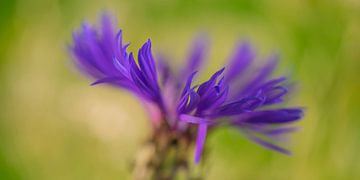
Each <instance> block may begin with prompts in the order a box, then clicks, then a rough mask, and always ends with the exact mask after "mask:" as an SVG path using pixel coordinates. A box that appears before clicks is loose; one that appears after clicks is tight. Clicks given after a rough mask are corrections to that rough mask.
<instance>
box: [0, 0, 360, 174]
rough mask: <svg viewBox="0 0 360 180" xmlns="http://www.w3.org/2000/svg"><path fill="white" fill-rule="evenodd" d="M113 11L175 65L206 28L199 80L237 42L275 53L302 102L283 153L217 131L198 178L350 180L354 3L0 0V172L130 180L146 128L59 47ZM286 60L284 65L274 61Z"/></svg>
mask: <svg viewBox="0 0 360 180" xmlns="http://www.w3.org/2000/svg"><path fill="white" fill-rule="evenodd" d="M104 10H107V11H109V12H111V13H112V14H114V16H116V17H117V19H118V22H119V25H120V26H121V27H122V28H123V29H124V35H125V40H126V41H131V43H132V45H131V47H130V50H135V49H136V48H138V47H140V45H141V43H143V42H145V41H146V40H147V38H148V37H151V39H152V41H153V44H154V51H157V52H165V54H169V55H171V57H172V60H173V63H174V64H177V63H181V62H182V60H183V59H184V58H185V57H186V55H187V52H188V49H189V45H190V43H191V41H192V39H193V37H194V36H195V35H196V33H198V32H205V33H207V34H208V36H209V37H211V43H212V46H211V53H210V55H209V57H210V58H209V63H208V65H207V66H206V69H205V70H204V72H205V73H204V76H202V77H206V76H207V75H209V74H210V73H211V72H213V71H215V70H216V69H218V68H219V67H221V65H222V64H223V63H224V60H225V59H226V58H227V57H228V56H229V55H230V54H231V51H232V49H233V46H234V45H235V43H236V41H237V40H239V39H246V40H249V41H251V42H252V43H253V44H255V46H256V47H257V49H258V53H259V54H260V57H265V56H266V55H268V54H269V53H270V52H272V51H278V52H281V54H282V61H281V67H280V69H281V70H282V71H285V72H288V73H290V74H292V78H293V80H294V81H298V82H299V91H298V92H297V94H296V96H295V98H294V99H293V101H291V103H292V104H298V105H302V106H304V107H306V117H305V118H304V121H302V122H300V123H299V126H301V127H302V130H301V131H300V132H298V133H296V134H294V136H293V137H292V139H293V141H292V143H291V149H292V150H293V151H294V155H293V156H291V157H288V156H284V155H281V154H278V153H274V152H271V151H268V150H264V149H263V148H260V147H259V146H257V145H255V144H254V143H252V142H250V141H248V140H247V139H245V138H244V137H243V136H242V135H241V134H240V133H238V132H236V131H235V130H231V129H223V130H220V131H217V132H215V133H214V134H212V135H211V136H210V137H209V139H208V142H207V146H208V147H209V148H210V154H209V157H208V160H207V163H208V165H207V166H206V169H205V172H206V173H205V174H206V178H207V179H220V178H221V179H284V180H288V179H298V180H303V179H327V180H328V179H360V109H359V108H360V78H359V75H360V1H359V0H271V1H270V0H221V1H220V0H219V1H215V0H194V1H191V0H151V1H150V0H149V1H140V0H131V1H123V0H112V1H93V0H88V1H80V0H51V1H49V0H1V1H0V82H1V85H0V101H1V108H0V120H1V121H0V179H9V180H12V179H36V180H39V179H61V180H63V179H74V180H75V179H76V180H78V179H131V174H130V163H131V161H132V157H133V156H134V155H135V152H136V148H137V147H139V146H140V145H141V143H142V141H143V140H144V139H145V137H146V135H147V133H148V132H149V123H148V122H147V118H146V113H145V111H144V110H143V109H142V108H141V106H140V104H139V103H138V102H137V101H136V100H135V99H134V98H133V97H131V96H130V95H129V94H127V93H126V92H123V91H119V90H117V89H113V88H111V87H107V86H96V87H90V86H89V83H90V82H91V81H90V80H89V79H86V78H85V77H83V76H82V75H80V74H79V73H78V72H77V71H76V70H75V69H74V67H73V65H72V64H71V61H70V58H69V54H68V51H67V45H68V44H69V43H70V42H71V33H72V31H73V30H74V29H75V28H77V27H79V26H80V23H81V22H82V21H83V20H85V19H86V20H89V21H90V22H92V23H95V22H96V21H97V17H98V15H99V14H101V12H102V11H104ZM285 67H288V68H285Z"/></svg>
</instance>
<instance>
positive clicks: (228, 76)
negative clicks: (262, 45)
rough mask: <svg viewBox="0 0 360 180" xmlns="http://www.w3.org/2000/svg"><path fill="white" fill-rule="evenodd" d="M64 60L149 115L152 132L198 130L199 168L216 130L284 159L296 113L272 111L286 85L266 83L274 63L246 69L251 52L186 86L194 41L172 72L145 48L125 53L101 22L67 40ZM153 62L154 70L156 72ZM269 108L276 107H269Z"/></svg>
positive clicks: (198, 49)
mask: <svg viewBox="0 0 360 180" xmlns="http://www.w3.org/2000/svg"><path fill="white" fill-rule="evenodd" d="M73 41H74V42H73V45H71V48H70V49H71V52H72V55H73V56H74V61H75V64H76V65H77V67H78V68H79V69H80V70H81V71H83V72H84V73H85V74H87V75H89V76H91V77H92V78H93V79H95V82H94V83H92V85H95V84H101V83H107V84H111V85H113V86H115V87H119V88H122V89H126V90H128V91H129V92H131V93H133V94H135V95H136V97H138V98H139V99H140V100H141V102H143V103H144V105H145V106H146V109H148V110H149V111H150V113H151V120H152V124H153V126H154V128H155V130H156V129H158V128H159V127H160V126H161V125H165V126H166V127H168V128H169V129H171V131H176V132H178V133H181V132H184V131H185V130H186V129H188V128H190V127H194V126H198V131H197V138H196V140H195V139H194V141H195V144H196V149H195V162H196V163H197V162H199V161H200V159H201V154H202V151H203V148H204V143H205V140H206V135H207V133H208V132H211V131H213V129H216V128H219V127H225V126H227V127H231V128H236V129H238V130H240V131H241V132H243V134H244V135H245V136H247V137H248V138H249V139H251V140H252V141H254V142H256V143H258V144H260V145H262V146H264V147H266V148H269V149H272V150H275V151H278V152H281V153H285V154H289V153H290V152H289V151H288V150H287V149H285V148H283V147H281V146H280V145H278V142H281V139H282V138H283V137H284V136H283V135H285V134H287V133H290V132H293V131H295V130H296V128H294V127H289V125H290V124H291V123H293V122H294V121H297V120H299V119H301V118H302V116H303V110H302V109H301V108H296V107H295V108H279V107H280V106H281V103H282V102H283V100H284V96H285V95H286V94H287V93H288V89H289V88H288V85H287V83H286V77H283V76H282V77H277V78H272V72H273V71H274V69H275V67H276V65H277V62H278V61H277V59H278V57H277V56H270V57H269V58H268V60H267V61H266V63H265V64H264V65H263V66H261V67H258V68H257V69H255V68H254V65H253V61H254V59H255V52H254V49H253V47H252V46H251V45H250V44H249V43H247V42H243V43H239V44H238V45H237V47H236V48H235V51H234V52H235V53H234V54H233V56H232V57H231V58H230V60H229V62H228V64H227V65H226V66H225V67H224V68H221V69H220V70H218V71H217V72H215V73H214V74H213V75H212V76H211V77H210V78H209V79H208V80H207V81H205V82H203V83H200V84H198V85H193V81H194V78H195V76H196V74H197V71H198V70H199V69H200V68H201V67H200V66H201V65H202V64H203V61H204V58H205V55H206V54H205V52H206V50H207V44H208V43H207V41H206V39H205V38H204V37H202V38H199V39H196V40H195V42H194V46H193V47H192V49H191V52H190V55H189V58H188V60H187V63H186V64H185V66H184V67H183V68H180V69H179V71H175V70H173V69H171V68H170V66H169V65H168V64H167V63H166V61H165V60H163V59H162V58H159V59H157V61H155V58H154V56H153V54H152V50H151V46H152V45H151V41H150V39H149V40H147V41H146V42H145V43H144V45H143V46H142V47H141V48H140V49H139V51H138V57H137V58H136V59H137V60H135V58H134V56H133V53H131V52H130V53H128V52H127V47H128V46H129V44H128V43H125V44H124V43H123V42H122V31H121V30H118V31H117V33H115V28H114V26H113V25H112V23H111V18H110V17H109V16H106V15H104V16H103V17H102V20H101V24H100V27H99V28H95V27H93V26H91V25H89V24H87V23H84V24H83V26H82V27H81V28H80V30H78V31H76V32H75V33H74V35H73ZM156 62H157V64H156ZM274 105H276V106H274Z"/></svg>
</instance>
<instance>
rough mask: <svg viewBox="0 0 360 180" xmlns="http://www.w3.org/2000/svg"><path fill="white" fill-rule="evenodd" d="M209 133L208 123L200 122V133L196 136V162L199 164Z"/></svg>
mask: <svg viewBox="0 0 360 180" xmlns="http://www.w3.org/2000/svg"><path fill="white" fill-rule="evenodd" d="M206 133H207V125H205V124H200V125H199V128H198V134H197V138H196V148H195V163H196V164H198V163H199V162H200V159H201V155H202V152H203V148H204V144H205V139H206Z"/></svg>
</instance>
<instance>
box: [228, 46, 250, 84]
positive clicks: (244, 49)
mask: <svg viewBox="0 0 360 180" xmlns="http://www.w3.org/2000/svg"><path fill="white" fill-rule="evenodd" d="M254 58H255V52H254V50H253V49H252V47H251V45H250V44H249V43H247V42H244V43H239V45H237V47H236V49H235V53H234V55H233V56H232V57H231V59H230V61H229V64H228V65H227V66H226V67H227V71H226V73H225V77H226V81H227V82H231V81H232V80H234V79H235V78H237V77H238V76H239V75H240V74H242V73H243V72H244V70H246V68H247V67H248V66H249V65H250V63H251V61H252V60H253V59H254Z"/></svg>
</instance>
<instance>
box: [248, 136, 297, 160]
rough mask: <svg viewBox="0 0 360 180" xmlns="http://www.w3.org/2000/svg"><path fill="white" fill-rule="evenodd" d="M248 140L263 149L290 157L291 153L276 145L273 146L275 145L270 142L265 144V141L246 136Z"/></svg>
mask: <svg viewBox="0 0 360 180" xmlns="http://www.w3.org/2000/svg"><path fill="white" fill-rule="evenodd" d="M247 136H248V138H249V139H251V140H252V141H254V142H256V143H257V144H259V145H261V146H263V147H265V148H268V149H270V150H274V151H277V152H280V153H283V154H287V155H291V152H290V151H289V150H287V149H285V148H282V147H280V146H278V145H275V144H272V143H270V142H267V141H265V140H262V139H260V138H258V137H256V136H254V135H250V134H248V135H247Z"/></svg>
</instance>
